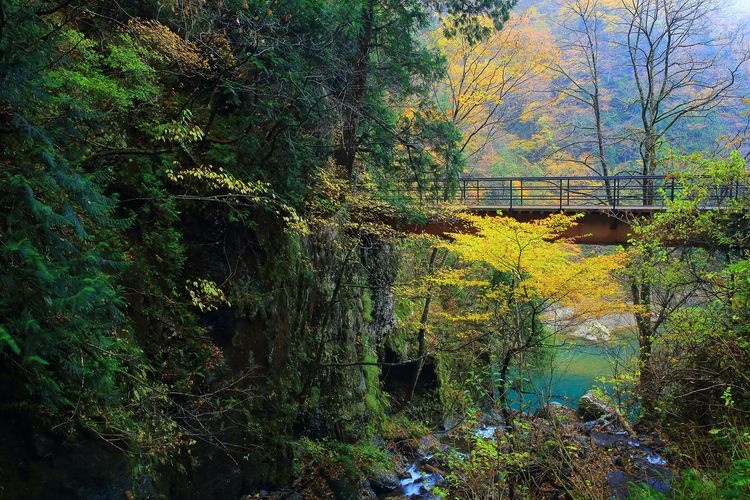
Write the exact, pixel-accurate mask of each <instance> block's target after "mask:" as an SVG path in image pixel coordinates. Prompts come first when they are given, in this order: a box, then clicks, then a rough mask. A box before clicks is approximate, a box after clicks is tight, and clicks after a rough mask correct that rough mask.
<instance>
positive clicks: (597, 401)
mask: <svg viewBox="0 0 750 500" xmlns="http://www.w3.org/2000/svg"><path fill="white" fill-rule="evenodd" d="M613 413H614V408H612V406H610V405H609V404H608V403H607V402H605V401H603V400H602V399H601V398H599V397H598V396H597V395H596V394H594V393H593V392H592V391H588V392H587V393H586V394H584V395H583V396H581V399H579V400H578V414H579V415H580V416H581V417H582V418H584V419H586V420H597V419H599V418H602V417H606V416H607V415H612V414H613Z"/></svg>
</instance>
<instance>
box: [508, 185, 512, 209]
mask: <svg viewBox="0 0 750 500" xmlns="http://www.w3.org/2000/svg"><path fill="white" fill-rule="evenodd" d="M508 182H509V183H510V210H509V211H510V212H512V211H513V179H510V180H509V181H508Z"/></svg>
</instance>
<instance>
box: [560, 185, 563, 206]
mask: <svg viewBox="0 0 750 500" xmlns="http://www.w3.org/2000/svg"><path fill="white" fill-rule="evenodd" d="M562 184H563V180H562V179H560V210H562Z"/></svg>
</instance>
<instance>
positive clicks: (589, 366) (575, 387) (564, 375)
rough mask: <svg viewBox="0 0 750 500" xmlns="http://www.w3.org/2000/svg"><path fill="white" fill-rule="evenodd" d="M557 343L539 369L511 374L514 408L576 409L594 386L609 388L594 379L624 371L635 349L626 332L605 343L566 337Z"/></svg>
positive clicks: (632, 339)
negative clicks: (549, 406) (554, 406)
mask: <svg viewBox="0 0 750 500" xmlns="http://www.w3.org/2000/svg"><path fill="white" fill-rule="evenodd" d="M560 344H562V346H561V347H557V348H555V349H553V350H552V353H551V355H550V359H548V360H546V361H544V362H543V363H542V366H540V367H539V368H538V369H535V370H533V371H528V372H525V373H519V372H516V373H515V374H514V376H515V381H514V382H513V384H512V385H513V386H514V390H513V391H512V392H511V403H512V406H513V408H515V409H517V410H520V409H523V410H525V411H532V412H533V411H535V410H537V409H538V408H540V407H542V406H544V405H545V404H546V403H548V402H556V403H560V404H563V405H565V406H568V407H570V408H577V407H578V399H579V398H580V397H581V396H583V394H584V393H585V392H586V391H587V390H589V389H590V388H591V387H592V386H594V385H595V384H596V385H598V386H601V387H604V388H605V389H607V388H609V386H608V384H606V383H602V382H597V380H598V379H601V378H611V377H612V376H613V375H614V374H615V373H617V372H618V371H620V372H622V371H625V370H626V369H627V367H628V363H629V362H630V361H631V360H632V359H633V356H634V355H635V353H636V350H637V347H636V345H637V344H636V340H635V335H634V334H632V333H627V332H626V333H623V334H620V335H618V336H617V337H615V338H613V339H612V340H610V341H606V342H602V341H599V342H590V341H586V340H582V339H570V338H568V339H562V342H560ZM521 391H522V392H523V394H521Z"/></svg>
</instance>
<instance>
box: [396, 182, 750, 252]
mask: <svg viewBox="0 0 750 500" xmlns="http://www.w3.org/2000/svg"><path fill="white" fill-rule="evenodd" d="M684 189H685V188H684V186H683V184H682V183H681V182H680V179H679V177H677V176H666V175H611V176H598V177H586V176H560V177H463V178H460V179H458V181H455V180H454V181H433V182H430V183H429V184H428V185H426V186H425V185H422V186H416V185H415V186H411V187H410V188H409V189H407V190H406V193H408V194H409V196H411V197H414V196H416V197H418V198H419V199H421V200H422V201H428V202H429V201H431V200H432V201H435V200H437V199H441V200H447V199H453V200H455V201H458V202H460V203H461V204H463V205H465V206H466V207H467V209H468V210H469V211H470V212H472V213H475V214H480V215H497V214H498V212H501V213H502V215H504V216H508V217H513V218H515V219H516V220H519V221H522V222H528V221H531V220H534V219H540V218H544V217H546V216H548V215H550V214H552V213H560V212H564V213H569V214H574V213H582V214H583V217H582V218H581V219H579V221H578V224H577V225H576V226H575V227H574V228H573V229H572V230H571V231H569V233H567V234H566V235H565V236H568V237H576V239H577V241H578V242H579V243H583V244H597V245H615V244H624V243H627V241H628V238H629V232H630V224H629V221H630V220H632V219H633V217H644V216H650V215H652V214H654V213H656V212H660V211H664V210H666V208H667V206H668V202H670V201H674V200H675V199H677V198H679V197H680V195H681V194H682V193H683V191H684ZM707 189H708V192H707V196H706V197H705V199H703V200H702V203H701V208H702V209H706V210H711V209H717V208H721V207H725V206H726V205H727V204H728V203H729V202H730V201H732V200H734V199H737V198H738V197H740V196H746V195H748V194H750V189H748V185H747V184H744V183H739V182H734V183H728V184H710V183H709V184H708V185H707ZM427 231H428V232H430V233H433V234H444V233H445V232H451V231H454V232H455V228H451V227H449V225H447V224H431V225H430V227H428V228H427Z"/></svg>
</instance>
